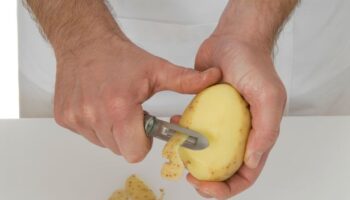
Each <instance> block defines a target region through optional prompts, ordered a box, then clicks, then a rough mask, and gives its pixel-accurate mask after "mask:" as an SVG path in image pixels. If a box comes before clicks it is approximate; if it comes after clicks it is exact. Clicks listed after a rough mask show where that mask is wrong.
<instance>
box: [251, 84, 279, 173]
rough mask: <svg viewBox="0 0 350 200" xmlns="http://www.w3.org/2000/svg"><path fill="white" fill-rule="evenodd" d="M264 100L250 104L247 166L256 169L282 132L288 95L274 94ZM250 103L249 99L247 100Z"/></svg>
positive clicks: (266, 96)
mask: <svg viewBox="0 0 350 200" xmlns="http://www.w3.org/2000/svg"><path fill="white" fill-rule="evenodd" d="M262 96H263V98H262V99H259V100H257V101H252V102H254V103H252V104H250V110H251V113H252V130H251V132H250V134H249V138H248V143H247V150H246V154H245V164H246V165H247V166H248V167H249V168H251V169H255V168H256V167H257V166H259V163H260V161H261V158H262V157H263V155H264V154H267V153H268V152H269V151H270V149H271V148H272V147H273V145H274V144H275V142H276V140H277V138H278V135H279V130H280V123H281V119H282V116H283V110H284V106H285V101H286V100H285V99H286V94H285V92H283V90H281V92H277V93H276V92H272V93H271V94H270V95H262ZM247 100H248V102H249V99H247Z"/></svg>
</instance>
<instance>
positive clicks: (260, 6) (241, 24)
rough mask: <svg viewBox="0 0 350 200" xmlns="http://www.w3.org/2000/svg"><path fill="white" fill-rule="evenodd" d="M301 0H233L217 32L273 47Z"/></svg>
mask: <svg viewBox="0 0 350 200" xmlns="http://www.w3.org/2000/svg"><path fill="white" fill-rule="evenodd" d="M297 2H298V1H297V0H288V1H284V2H280V1H278V0H272V1H270V0H269V1H265V0H262V1H256V0H229V2H228V4H227V6H226V8H225V10H224V12H223V14H222V16H221V18H220V21H219V24H218V26H217V27H216V29H215V31H214V33H213V35H227V36H231V37H233V38H235V39H237V40H240V41H243V42H245V43H248V44H251V45H255V46H261V47H263V48H266V49H268V50H269V51H272V49H273V46H274V44H275V41H276V39H277V37H278V33H279V31H280V29H281V27H282V26H283V22H284V21H285V20H286V19H287V18H288V16H289V14H290V13H291V11H292V10H293V8H294V7H295V5H296V3H297Z"/></svg>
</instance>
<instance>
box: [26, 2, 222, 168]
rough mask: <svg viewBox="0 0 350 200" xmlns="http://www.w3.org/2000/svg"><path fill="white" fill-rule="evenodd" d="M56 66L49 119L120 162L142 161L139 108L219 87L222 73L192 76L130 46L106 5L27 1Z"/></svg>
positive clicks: (145, 144) (144, 148) (145, 147)
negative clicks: (154, 99)
mask: <svg viewBox="0 0 350 200" xmlns="http://www.w3.org/2000/svg"><path fill="white" fill-rule="evenodd" d="M26 2H27V5H28V7H29V8H30V10H31V11H32V12H33V13H34V14H35V17H36V19H37V21H38V23H39V24H40V26H41V29H42V31H43V33H44V34H45V35H46V37H47V39H48V40H49V41H50V43H51V45H52V46H53V48H54V50H55V54H56V60H57V71H56V88H55V98H54V114H55V119H56V121H57V123H58V124H60V125H62V126H64V127H66V128H68V129H71V130H72V131H74V132H76V133H79V134H81V135H82V136H84V137H86V138H87V139H88V140H89V141H91V142H93V143H95V144H97V145H99V146H102V147H107V148H109V149H111V150H112V151H113V152H114V153H116V154H121V155H123V156H124V157H125V158H126V160H128V161H129V162H137V161H140V160H141V159H143V158H144V156H145V155H146V154H147V152H148V151H149V149H150V147H151V141H150V139H148V138H147V137H146V135H145V133H144V127H143V109H142V106H141V104H142V103H143V102H144V101H145V100H147V99H148V98H150V97H151V96H152V95H153V94H154V93H156V92H159V91H162V90H172V91H176V92H180V93H197V92H199V91H200V90H202V89H204V88H206V87H208V86H209V85H212V84H214V83H216V82H217V81H219V80H220V76H221V73H220V70H219V69H210V70H207V71H205V72H198V71H194V70H191V69H187V68H183V67H180V66H176V65H174V64H171V63H169V62H168V61H166V60H164V59H161V58H159V57H156V56H154V55H151V54H149V53H147V52H146V51H144V50H142V49H140V48H139V47H137V46H136V45H134V44H133V43H132V42H131V41H130V40H129V39H128V38H127V37H126V36H125V35H124V34H123V32H122V31H121V29H120V28H119V27H118V25H117V23H116V22H115V20H114V19H113V16H112V15H111V13H110V12H109V9H108V8H107V6H106V5H105V4H104V0H83V1H80V0H27V1H26Z"/></svg>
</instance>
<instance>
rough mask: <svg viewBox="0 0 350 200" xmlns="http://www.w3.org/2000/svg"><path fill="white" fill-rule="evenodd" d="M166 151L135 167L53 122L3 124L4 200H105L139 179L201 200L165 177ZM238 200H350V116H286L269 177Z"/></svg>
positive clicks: (0, 194) (0, 168) (0, 170)
mask: <svg viewBox="0 0 350 200" xmlns="http://www.w3.org/2000/svg"><path fill="white" fill-rule="evenodd" d="M162 146H163V143H162V142H155V145H154V147H153V149H152V151H151V152H150V154H149V155H148V156H147V158H146V159H145V160H144V161H143V162H141V163H140V164H137V165H136V164H133V165H132V164H127V163H126V162H125V161H124V160H123V159H122V158H119V157H116V156H114V155H113V154H112V153H110V152H109V151H107V150H105V149H101V148H99V147H96V146H93V145H91V144H89V143H88V142H87V141H85V140H83V139H82V138H80V136H78V135H75V134H72V133H70V132H69V131H67V130H65V129H62V128H60V127H58V126H57V125H56V124H55V123H54V121H53V120H52V119H21V120H0V199H4V200H24V199H25V200H63V199H64V200H83V199H84V200H105V199H107V198H108V196H109V195H110V194H111V193H112V192H113V191H114V190H115V189H116V188H119V187H122V185H123V182H124V180H125V179H126V178H127V177H128V176H129V175H130V174H132V173H136V174H138V175H139V176H141V177H142V178H143V179H144V180H145V181H146V182H147V183H149V184H150V185H152V188H153V189H154V190H157V189H158V188H165V191H166V198H165V199H166V200H178V199H181V200H196V199H201V198H200V197H199V196H198V195H197V194H196V193H195V192H194V190H193V189H192V188H191V186H190V185H189V184H188V183H187V182H186V181H185V179H182V180H181V181H179V182H167V181H164V180H162V179H161V178H160V175H159V171H160V167H161V164H162V163H163V159H162V158H161V156H160V155H161V149H162ZM234 199H238V200H252V199H253V200H255V199H262V200H265V199H266V200H316V199H317V200H333V199H334V200H348V199H350V117H287V118H285V119H284V120H283V123H282V131H281V136H280V138H279V141H278V143H277V144H276V146H275V148H274V150H273V152H272V154H271V156H270V159H269V161H268V163H267V165H266V167H265V170H264V172H263V174H262V175H261V176H260V178H259V180H258V181H257V183H256V184H255V185H254V186H253V187H251V188H250V189H249V190H248V191H246V192H244V193H243V194H241V195H239V196H237V197H236V198H234Z"/></svg>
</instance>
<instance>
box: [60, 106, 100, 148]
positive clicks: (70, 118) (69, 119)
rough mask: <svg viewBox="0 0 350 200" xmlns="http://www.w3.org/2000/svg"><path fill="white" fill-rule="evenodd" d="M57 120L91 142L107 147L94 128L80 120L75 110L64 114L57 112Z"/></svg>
mask: <svg viewBox="0 0 350 200" xmlns="http://www.w3.org/2000/svg"><path fill="white" fill-rule="evenodd" d="M55 120H56V122H57V123H58V124H59V125H60V126H62V127H64V128H66V129H69V130H70V131H72V132H73V133H77V134H79V135H81V136H83V137H84V138H86V139H87V140H88V141H90V142H91V143H93V144H95V145H97V146H100V147H105V146H104V145H103V144H102V142H101V141H100V140H99V139H98V138H97V136H96V134H95V132H94V131H93V130H92V129H89V128H86V127H85V126H84V124H83V122H82V121H81V120H79V119H78V117H76V116H75V115H74V113H73V112H68V111H66V112H65V114H62V115H60V114H59V113H58V112H56V113H55Z"/></svg>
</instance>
